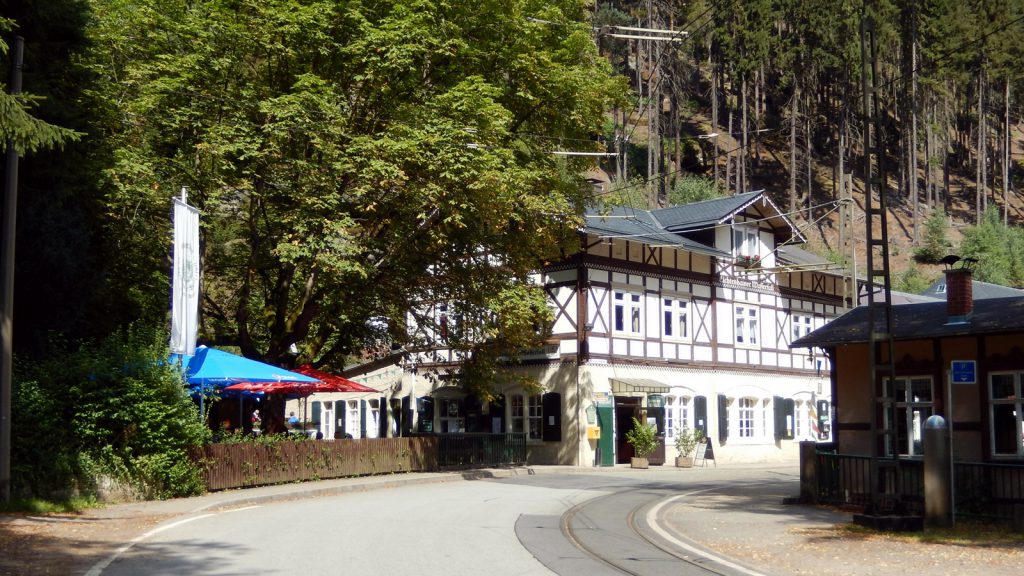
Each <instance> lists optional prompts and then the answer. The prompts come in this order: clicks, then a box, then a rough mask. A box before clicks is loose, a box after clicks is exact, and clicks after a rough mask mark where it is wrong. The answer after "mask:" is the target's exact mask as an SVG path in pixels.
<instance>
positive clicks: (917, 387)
mask: <svg viewBox="0 0 1024 576" xmlns="http://www.w3.org/2000/svg"><path fill="white" fill-rule="evenodd" d="M910 401H911V402H931V401H932V381H931V380H930V379H927V378H915V379H914V380H911V381H910Z"/></svg>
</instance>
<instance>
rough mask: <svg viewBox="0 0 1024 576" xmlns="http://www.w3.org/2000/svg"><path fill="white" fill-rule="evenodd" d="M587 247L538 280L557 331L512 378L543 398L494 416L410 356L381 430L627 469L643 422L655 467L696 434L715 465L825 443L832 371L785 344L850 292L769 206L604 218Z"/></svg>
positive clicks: (432, 360)
mask: <svg viewBox="0 0 1024 576" xmlns="http://www.w3.org/2000/svg"><path fill="white" fill-rule="evenodd" d="M580 239H581V249H580V251H579V252H578V253H577V254H575V255H573V256H572V257H570V258H568V259H567V260H565V261H563V262H559V263H556V264H553V265H551V266H548V267H547V268H545V269H543V270H542V271H540V272H539V273H538V275H537V281H538V282H540V283H542V284H543V286H544V287H545V290H546V291H547V294H548V297H549V301H550V304H551V308H552V311H553V313H554V322H553V325H552V326H551V334H550V338H549V339H548V341H547V342H548V344H547V345H546V346H545V347H544V349H542V350H536V351H533V353H531V354H526V355H524V356H523V361H522V363H521V364H519V365H517V368H516V370H519V371H522V372H525V373H527V374H529V375H530V376H532V377H534V378H535V379H536V380H537V381H539V382H540V383H541V385H542V388H543V390H542V391H541V392H540V393H535V392H533V391H528V390H524V389H523V388H520V387H517V386H516V385H513V384H509V385H507V386H502V385H501V384H500V383H499V384H498V385H497V386H496V389H497V392H498V393H499V394H498V395H497V397H495V398H494V399H492V400H491V401H488V402H483V401H480V400H478V399H477V398H476V397H474V396H473V395H471V394H467V393H466V392H465V391H464V390H462V389H460V388H457V387H454V386H446V385H445V384H444V382H445V380H444V378H443V377H442V378H438V377H437V375H438V374H443V373H445V372H446V371H451V370H457V369H458V358H454V357H451V356H450V355H448V354H447V353H446V352H445V351H443V350H442V351H437V350H433V351H431V352H430V353H429V354H427V353H424V354H415V355H413V356H412V357H411V358H408V359H407V364H406V365H405V370H404V371H403V376H402V379H401V384H400V385H396V386H394V387H392V389H391V393H392V396H391V397H390V398H389V399H387V400H386V403H387V404H388V405H390V406H393V407H394V410H392V411H391V412H390V413H389V415H387V414H386V415H384V416H383V417H384V418H389V417H390V418H391V419H393V420H394V421H396V422H397V421H401V423H402V424H400V425H398V424H395V425H389V426H384V427H383V428H382V429H384V428H386V429H388V430H389V431H393V432H394V433H396V434H401V433H406V432H409V433H411V432H428V433H429V432H433V433H442V434H443V433H460V432H487V433H507V432H521V433H524V434H526V435H527V443H528V460H529V462H530V463H536V464H564V465H579V466H593V465H597V466H601V465H603V466H607V465H614V464H617V463H625V462H629V459H630V457H631V456H632V448H631V446H629V444H628V443H627V442H626V441H625V433H626V432H627V431H628V430H629V429H630V428H631V427H632V426H633V418H634V417H636V418H637V419H638V420H639V421H641V422H648V423H651V424H654V425H656V426H657V428H658V431H659V435H660V436H661V438H662V444H663V447H664V448H663V449H661V450H659V451H658V452H656V453H655V454H654V455H652V456H651V461H652V463H653V464H658V463H662V462H668V463H671V461H672V459H673V457H674V456H675V454H676V451H675V448H674V439H675V436H676V435H677V434H678V432H679V431H680V430H683V429H687V428H688V429H694V428H700V429H701V430H702V431H704V432H705V434H706V436H707V437H708V438H709V439H710V441H711V444H712V447H713V453H714V458H715V460H716V461H717V462H764V461H782V460H795V459H797V457H798V442H799V441H801V440H816V441H827V440H829V438H830V433H831V430H830V421H831V419H830V416H831V397H830V394H831V390H830V385H829V371H830V366H829V363H828V359H827V358H826V357H825V355H824V354H823V353H820V351H812V352H811V353H810V354H808V352H807V351H806V350H803V349H800V350H796V351H793V350H790V348H789V344H790V343H791V342H792V341H794V340H795V339H796V338H799V337H801V336H803V335H806V334H807V333H809V332H810V331H811V330H814V329H815V328H818V327H820V326H823V325H824V324H825V323H826V322H828V321H829V320H831V319H832V318H834V317H836V316H838V315H839V314H841V313H842V312H843V311H844V308H843V302H844V288H845V279H844V277H843V275H842V274H841V272H838V271H835V270H834V267H830V266H828V265H827V263H825V262H824V261H821V260H820V259H818V260H814V259H813V258H808V256H809V255H807V253H805V252H802V251H799V250H795V249H793V248H792V247H791V245H792V244H794V243H800V242H803V240H804V239H803V237H802V236H801V235H800V233H799V232H798V231H797V230H796V229H795V227H794V226H793V225H792V223H791V222H790V221H789V220H788V219H787V218H786V217H785V216H784V215H782V214H781V213H780V211H779V210H778V209H777V208H776V207H775V206H774V204H772V203H771V201H770V200H768V198H767V196H766V195H764V193H763V192H751V193H747V194H742V195H737V196H731V197H727V198H720V199H716V200H711V201H707V202H700V203H695V204H689V205H686V206H680V207H672V208H666V209H662V210H656V211H642V210H634V209H622V208H617V209H614V210H613V211H611V212H609V213H601V214H597V213H595V214H593V215H589V216H588V217H587V224H586V228H585V229H584V230H582V231H581V234H580ZM346 374H347V375H349V376H350V377H352V378H353V379H356V380H361V378H360V376H359V375H358V374H354V373H351V372H346ZM366 376H367V377H370V376H371V374H370V373H367V374H366ZM390 434H391V432H389V435H390Z"/></svg>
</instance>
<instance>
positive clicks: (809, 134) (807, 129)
mask: <svg viewBox="0 0 1024 576" xmlns="http://www.w3.org/2000/svg"><path fill="white" fill-rule="evenodd" d="M804 97H805V98H807V102H806V103H805V104H804V109H805V110H806V111H807V114H804V138H805V139H806V141H805V144H806V145H807V146H806V147H807V153H806V154H805V155H804V161H805V162H806V164H807V221H808V222H812V221H813V220H814V215H813V214H812V213H811V211H812V207H813V206H814V202H813V198H814V124H813V123H814V118H813V116H814V114H811V110H812V108H811V96H810V94H809V91H808V92H807V93H805V94H804Z"/></svg>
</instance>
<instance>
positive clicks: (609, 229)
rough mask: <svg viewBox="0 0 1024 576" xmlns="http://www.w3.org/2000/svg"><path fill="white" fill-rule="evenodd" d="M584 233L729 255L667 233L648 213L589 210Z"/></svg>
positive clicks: (632, 210)
mask: <svg viewBox="0 0 1024 576" xmlns="http://www.w3.org/2000/svg"><path fill="white" fill-rule="evenodd" d="M586 232H587V233H589V234H594V235H597V236H603V237H609V238H622V239H624V240H630V241H632V242H640V243H642V244H651V245H659V246H674V247H679V248H682V249H684V250H689V251H690V252H696V253H698V254H707V255H709V256H720V257H724V258H728V257H729V254H728V253H727V252H723V251H721V250H719V249H717V248H715V247H713V246H708V245H706V244H702V243H700V242H697V241H695V240H691V239H690V238H686V237H683V236H680V235H678V234H673V233H672V232H668V231H666V230H665V229H664V228H662V227H661V225H660V224H659V223H658V222H657V220H655V219H654V217H653V216H652V215H651V213H650V212H648V211H647V210H638V209H635V208H628V207H624V206H615V207H612V208H609V209H608V210H601V211H597V210H588V211H587V214H586Z"/></svg>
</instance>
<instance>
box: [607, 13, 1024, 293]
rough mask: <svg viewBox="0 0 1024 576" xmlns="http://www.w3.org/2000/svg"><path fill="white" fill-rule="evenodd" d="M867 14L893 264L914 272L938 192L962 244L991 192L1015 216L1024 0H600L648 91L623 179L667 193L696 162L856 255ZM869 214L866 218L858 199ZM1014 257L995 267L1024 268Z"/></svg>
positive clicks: (624, 158)
mask: <svg viewBox="0 0 1024 576" xmlns="http://www.w3.org/2000/svg"><path fill="white" fill-rule="evenodd" d="M865 6H866V7H867V8H866V9H865ZM865 19H871V20H872V21H873V22H874V23H875V38H876V49H875V53H876V54H877V61H876V63H875V65H876V66H877V71H878V81H877V90H878V99H879V100H878V101H879V109H880V116H881V118H880V122H881V126H882V134H881V137H880V142H881V145H882V146H883V147H884V166H883V168H884V174H885V176H886V183H887V186H886V188H887V191H888V194H889V195H888V203H889V207H890V209H891V213H890V217H889V224H890V239H891V240H892V246H891V253H892V256H893V260H894V262H895V263H896V266H895V268H896V269H897V270H899V271H900V272H901V273H907V272H908V271H910V272H911V273H913V271H912V270H911V269H912V268H913V267H914V264H913V263H912V262H911V256H912V255H913V254H914V252H915V251H920V249H921V246H922V244H923V243H924V242H925V240H926V237H925V234H924V229H925V226H924V224H925V222H926V221H927V220H928V218H929V217H935V218H941V216H938V215H935V214H936V212H935V211H936V210H937V209H941V210H942V211H943V212H944V213H945V214H946V215H948V217H949V219H948V221H947V226H945V230H944V231H943V234H945V235H946V237H947V239H948V240H949V241H950V242H951V243H952V246H951V247H950V249H959V248H960V246H959V242H960V239H961V238H960V237H961V234H962V232H963V231H964V230H965V229H966V228H967V227H969V226H971V225H974V224H977V223H979V222H981V221H982V218H983V215H984V213H985V212H986V211H987V210H991V211H993V212H994V216H992V220H993V222H1002V223H1003V224H1010V225H1014V224H1017V223H1019V222H1020V219H1021V217H1022V207H1024V204H1022V202H1021V201H1020V200H1019V197H1018V195H1017V193H1016V192H1015V189H1018V188H1019V187H1020V181H1021V174H1020V170H1019V168H1020V161H1021V154H1024V149H1022V146H1021V139H1022V132H1021V102H1022V100H1021V98H1020V96H1019V95H1020V93H1021V91H1022V89H1024V85H1022V75H1021V73H1020V70H1022V64H1024V52H1022V50H1024V49H1022V42H1021V41H1022V40H1024V2H1021V1H1019V0H1010V1H992V0H983V1H978V2H957V1H951V0H935V1H917V2H915V1H889V0H880V1H874V2H860V1H857V2H854V1H848V0H837V1H833V0H744V1H728V0H720V1H707V0H704V1H698V2H673V1H656V0H655V1H651V0H642V1H636V2H630V1H615V2H598V3H597V6H596V11H595V25H596V26H597V27H598V33H597V39H598V42H599V45H600V46H601V49H602V52H603V53H604V54H605V55H607V56H608V58H609V59H610V60H611V62H612V63H613V65H614V66H615V68H616V70H617V71H618V72H619V73H621V74H623V75H626V76H628V77H629V78H630V79H631V83H632V84H631V85H632V87H633V90H634V93H635V96H636V98H635V100H634V103H633V105H632V106H631V107H627V108H623V109H619V110H616V111H615V112H614V115H613V118H614V120H613V122H612V125H611V126H610V127H609V129H608V131H607V133H606V134H605V137H606V139H607V142H606V144H607V146H608V148H609V149H613V150H616V151H619V152H620V153H621V154H620V156H619V157H618V158H617V160H616V161H615V162H608V163H607V165H606V168H607V169H608V171H609V172H611V173H612V174H614V175H616V177H617V178H618V179H619V182H618V183H617V184H616V185H615V187H616V188H619V189H621V188H623V187H630V188H642V189H643V190H644V191H645V192H646V193H645V194H644V195H643V196H642V201H646V202H647V203H648V204H665V203H666V202H669V201H670V192H672V191H673V190H674V189H676V188H678V187H679V186H680V185H681V184H680V181H682V180H685V179H686V178H687V177H690V176H692V175H694V174H696V175H701V176H704V177H706V178H708V179H710V180H712V181H713V182H714V183H715V184H716V185H717V186H718V188H719V190H721V191H723V192H726V193H731V192H735V191H737V190H750V189H758V188H765V189H767V190H768V191H769V192H770V194H771V195H772V197H773V198H774V199H775V200H776V201H777V203H778V204H779V205H780V207H782V208H783V209H785V210H787V211H788V212H790V213H791V214H792V215H793V217H794V218H795V219H797V220H798V221H800V222H802V223H805V224H807V225H809V226H810V227H811V228H813V229H816V230H817V231H818V232H819V233H818V234H817V235H816V236H817V237H818V240H817V242H818V243H820V244H819V246H818V249H819V251H820V252H822V253H823V254H826V253H827V254H831V255H832V256H833V257H834V258H838V257H841V256H846V254H844V250H843V247H841V246H839V245H838V242H839V238H838V233H837V230H838V222H837V219H838V217H839V211H838V210H835V208H836V201H837V200H838V199H839V198H841V197H842V196H843V186H844V185H846V186H850V185H852V196H853V198H854V200H855V201H856V203H857V204H858V206H860V207H863V177H862V173H863V160H862V157H863V134H864V120H863V114H862V113H863V105H862V101H863V93H864V91H863V89H862V74H861V73H862V69H863V65H862V63H863V62H864V60H863V55H862V48H861V31H860V28H861V23H862V21H863V20H865ZM651 30H670V31H672V33H669V34H658V33H655V32H651ZM663 38H670V40H665V39H663ZM869 65H870V63H869ZM716 134H717V136H715V135H716ZM841 175H846V178H843V177H842V176H841ZM637 176H639V177H640V178H641V180H640V181H639V182H638V180H637ZM1015 183H1016V184H1015ZM635 197H636V196H634V198H635ZM634 201H635V200H634ZM933 215H934V216H933ZM855 227H857V228H860V229H861V230H860V232H861V234H863V230H862V229H863V215H862V213H861V216H860V218H859V219H856V222H855ZM940 228H941V227H940ZM934 229H935V226H933V230H934ZM1014 235H1015V234H1014V233H1013V232H1007V233H1006V235H1005V237H1004V238H1003V240H1004V241H1005V242H1004V244H1007V243H1009V242H1010V241H1011V240H1010V236H1014ZM811 236H815V234H811ZM1016 236H1019V234H1016ZM934 240H935V239H934V238H933V241H934ZM1013 241H1019V238H1016V239H1015V240H1013ZM1007 257H1009V256H1007ZM919 260H927V258H919ZM922 263H923V262H922ZM1004 264H1005V265H1003V264H1000V266H1002V267H1003V268H1008V267H1010V264H1011V263H1008V262H1007V263H1004ZM1013 265H1014V266H1016V267H1018V268H1019V267H1020V265H1021V262H1019V261H1015V264H1013ZM1004 271H1005V272H1006V274H1005V275H1004V276H1003V277H1002V278H999V277H998V275H993V276H992V279H993V280H994V281H1000V280H1002V281H1004V282H1006V283H1011V284H1016V285H1022V284H1024V276H1022V275H1021V273H1020V272H1019V271H1017V270H1009V269H1007V270H1004ZM922 273H923V274H925V275H929V274H934V270H933V269H931V268H928V267H925V268H923V269H922ZM983 275H984V272H983Z"/></svg>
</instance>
